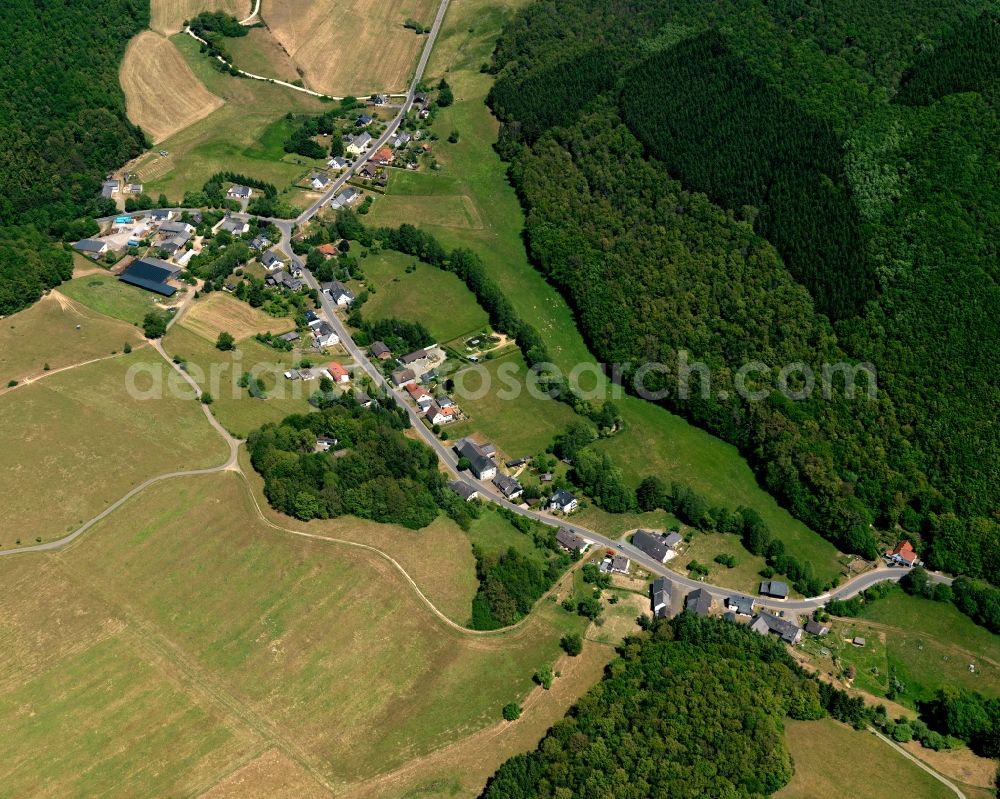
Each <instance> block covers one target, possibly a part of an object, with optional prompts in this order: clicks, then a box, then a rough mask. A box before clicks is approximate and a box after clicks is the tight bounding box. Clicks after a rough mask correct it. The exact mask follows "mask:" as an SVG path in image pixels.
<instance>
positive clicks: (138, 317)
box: [59, 274, 177, 325]
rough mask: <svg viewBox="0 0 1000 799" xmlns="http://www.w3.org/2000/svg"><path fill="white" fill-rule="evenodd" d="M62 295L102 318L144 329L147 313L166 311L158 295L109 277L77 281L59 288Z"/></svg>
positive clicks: (78, 279)
mask: <svg viewBox="0 0 1000 799" xmlns="http://www.w3.org/2000/svg"><path fill="white" fill-rule="evenodd" d="M59 293H60V294H64V295H66V296H67V297H69V298H70V299H71V300H74V301H76V302H77V303H79V304H81V305H85V306H86V307H87V308H90V309H92V310H94V311H97V312H98V313H99V314H103V315H104V316H110V317H111V318H112V319H120V320H122V321H123V322H128V323H130V324H133V325H141V324H142V320H143V317H145V315H146V314H147V313H149V312H150V311H152V310H154V309H156V308H159V307H162V306H160V305H159V303H158V302H157V295H155V294H152V293H150V292H148V291H143V290H142V289H140V288H136V287H135V286H130V285H128V284H127V283H122V282H121V281H120V280H119V279H118V278H116V277H115V276H114V275H109V274H93V275H84V276H83V277H76V278H73V279H72V280H70V281H69V282H67V283H63V284H62V285H61V286H59ZM174 296H177V295H174Z"/></svg>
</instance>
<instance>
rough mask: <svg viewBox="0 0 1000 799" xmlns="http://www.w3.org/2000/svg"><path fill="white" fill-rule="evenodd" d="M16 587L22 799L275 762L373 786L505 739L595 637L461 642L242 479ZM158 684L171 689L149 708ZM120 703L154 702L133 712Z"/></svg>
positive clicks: (44, 561) (165, 504)
mask: <svg viewBox="0 0 1000 799" xmlns="http://www.w3.org/2000/svg"><path fill="white" fill-rule="evenodd" d="M220 511H222V512H220ZM417 535H419V534H417ZM0 575H2V579H0V595H2V597H3V600H4V606H5V607H11V606H15V607H17V609H18V613H16V614H13V616H12V615H11V614H6V613H5V614H4V618H3V619H0V640H3V642H4V647H3V654H2V655H0V707H4V708H5V709H6V710H7V711H8V712H5V713H4V714H3V721H0V725H2V728H3V729H4V733H5V735H4V740H5V741H6V744H7V746H6V749H7V751H6V756H5V758H4V763H3V764H0V783H2V784H3V785H4V787H5V789H6V790H7V791H9V792H10V795H12V796H13V795H26V794H27V793H30V788H32V786H36V785H38V784H39V783H40V781H41V780H42V779H43V774H44V780H45V784H46V786H47V788H48V790H49V791H50V792H51V794H52V795H70V794H74V793H76V794H86V795H94V794H95V793H98V792H100V791H99V790H97V789H98V788H99V787H103V786H105V785H107V784H108V782H109V781H112V780H115V779H117V780H118V783H117V786H116V788H115V789H116V790H117V791H119V792H121V793H125V794H130V795H146V796H165V795H198V794H200V793H201V792H202V791H204V790H207V789H209V788H211V787H212V786H213V785H215V784H218V783H225V782H226V781H227V780H228V775H229V774H231V773H232V772H233V771H235V770H236V769H238V768H240V767H242V766H244V764H246V763H248V762H252V761H253V762H255V761H256V759H257V758H258V757H260V756H261V755H263V754H264V753H265V752H266V751H269V750H271V749H274V748H277V749H278V750H280V751H281V752H282V753H283V754H285V755H288V756H290V757H291V758H293V759H294V760H295V761H296V762H298V763H299V764H300V766H301V767H302V768H304V769H305V770H306V771H307V772H308V773H309V774H311V775H312V776H313V779H314V780H316V781H318V782H319V783H321V784H323V783H326V784H338V785H341V786H343V785H344V784H345V783H352V782H355V781H360V780H365V779H369V778H372V777H374V776H376V775H378V774H380V773H383V772H387V771H391V770H392V769H394V768H397V767H398V766H400V765H402V764H403V763H404V762H406V761H409V760H411V759H414V758H419V757H421V756H423V755H426V754H428V753H429V752H431V751H432V750H434V749H437V748H439V747H441V746H444V745H447V744H449V743H452V742H454V741H456V740H458V739H461V738H464V737H466V736H469V735H472V734H474V733H476V732H477V731H479V730H482V729H484V728H486V727H491V726H494V725H495V724H496V723H497V721H498V720H499V716H500V708H501V706H502V705H503V704H504V703H505V702H507V701H510V700H511V699H520V698H523V697H524V696H525V694H527V693H529V691H530V690H531V688H532V684H531V674H532V673H533V672H534V671H535V669H537V668H538V667H539V666H540V665H542V664H543V663H551V662H553V661H554V660H555V659H556V657H557V654H558V639H559V636H560V635H561V634H562V633H564V632H565V631H567V630H568V629H577V628H578V627H579V625H580V623H579V620H578V619H577V618H575V617H573V616H571V615H570V614H566V613H565V612H564V611H562V610H560V609H559V608H558V607H556V606H554V605H552V604H551V603H547V604H545V605H544V606H542V607H540V608H539V609H538V611H537V612H536V614H535V615H534V616H533V617H532V618H531V619H529V621H528V622H527V623H525V624H524V625H522V626H521V627H520V628H518V629H517V630H516V631H514V632H512V633H507V634H501V635H491V636H469V635H467V634H465V633H462V632H459V631H456V630H454V629H453V628H451V627H448V626H446V625H444V624H443V622H441V620H440V619H438V618H437V617H436V616H434V615H433V614H432V613H431V612H430V611H429V609H428V608H427V607H426V606H425V605H423V604H422V603H421V602H420V600H419V599H418V597H417V595H416V593H415V592H414V591H413V590H412V587H411V586H410V585H409V584H408V583H406V581H405V580H404V579H403V578H402V576H401V575H400V574H399V573H398V572H397V571H396V570H395V569H394V568H393V567H392V566H391V565H390V564H389V563H387V562H386V561H385V560H384V559H382V558H379V557H376V556H373V555H371V554H369V553H366V552H364V551H363V550H359V549H354V548H351V547H347V546H343V545H336V544H331V543H327V542H323V541H316V540H309V539H304V538H300V537H294V536H291V535H288V534H285V533H281V532H278V531H275V530H272V529H270V528H267V527H264V526H263V525H262V524H261V523H260V522H259V521H258V519H257V517H256V516H255V515H254V512H253V508H252V505H251V504H250V498H249V495H248V494H247V492H246V487H245V484H244V483H243V481H242V479H241V478H239V477H238V476H235V475H233V474H228V473H225V474H219V475H212V476H205V477H198V478H187V479H179V480H177V481H173V482H171V483H170V484H164V485H160V486H156V487H153V488H151V489H149V491H148V492H144V493H143V494H141V495H140V496H139V497H136V498H135V499H134V500H132V501H131V502H130V503H129V506H128V508H125V509H123V510H122V511H121V512H119V513H116V514H113V515H112V516H111V517H109V518H108V519H106V520H104V521H102V522H101V523H100V524H99V525H98V526H96V527H95V528H94V529H93V530H91V531H89V532H88V533H87V535H86V536H84V537H83V538H81V539H80V540H79V541H78V542H76V543H75V544H74V545H73V546H72V547H71V548H70V549H68V550H67V551H65V552H63V553H60V554H58V555H55V556H27V557H23V558H17V559H7V560H4V561H3V562H0ZM42 596H44V597H45V600H44V601H42V600H41V599H40V597H42ZM25 597H27V599H25ZM206 608H211V609H212V610H211V612H210V613H206V612H205V609H206ZM47 611H48V612H51V613H53V614H58V615H57V616H55V617H54V618H60V617H62V616H63V615H64V614H67V620H66V621H67V623H66V624H57V623H51V624H47V623H44V619H45V613H46V612H47ZM81 611H82V612H81ZM29 627H30V628H31V629H41V630H42V631H44V632H43V634H42V635H41V636H39V637H36V636H34V635H25V634H24V630H25V629H27V628H29ZM81 627H85V628H86V629H87V633H88V634H87V635H80V634H79V633H78V631H79V629H80V628H81ZM119 640H124V641H126V642H127V646H126V647H124V649H125V650H126V651H125V652H124V654H123V653H122V647H120V646H118V643H117V642H118V641H119ZM123 670H124V676H122V677H120V678H118V679H120V680H121V686H119V682H118V680H117V679H116V675H122V673H123ZM144 681H145V682H148V684H150V685H156V686H158V688H157V689H156V690H155V691H154V690H152V689H149V688H147V689H146V690H145V691H144V692H143V691H139V689H138V688H136V689H135V690H134V691H133V689H132V686H133V685H135V684H138V683H143V684H145V682H144ZM64 683H66V684H68V685H69V686H71V687H70V688H62V689H54V687H55V686H60V685H63V684H64ZM123 690H126V691H128V692H129V694H128V695H133V694H138V695H139V697H141V701H140V700H137V701H135V702H133V703H129V704H124V705H119V704H118V702H117V699H118V697H119V696H120V694H121V693H122V692H123ZM348 697H349V698H350V701H346V700H347V698H348ZM305 709H308V712H305ZM64 712H65V713H66V714H67V715H65V716H63V715H61V714H62V713H64ZM36 720H38V721H36ZM42 721H44V722H45V723H44V724H43V723H41V722H42ZM140 727H141V728H142V731H143V732H144V733H147V736H146V737H145V738H143V739H142V743H141V744H139V743H137V741H136V730H137V729H139V728H140ZM68 729H72V731H73V734H65V735H60V734H59V733H60V731H64V730H68ZM150 731H155V732H154V733H153V734H149V733H150ZM175 736H180V739H181V740H173V738H174V737H175ZM529 745H530V744H529ZM83 762H86V763H87V766H88V767H87V768H86V769H83V768H81V763H83ZM81 780H83V781H85V782H84V783H83V785H82V786H81ZM312 790H313V789H312V788H311V789H310V790H303V791H302V792H301V793H300V794H297V795H306V794H308V793H310V792H312ZM244 795H245V794H244Z"/></svg>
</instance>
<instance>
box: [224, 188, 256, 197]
mask: <svg viewBox="0 0 1000 799" xmlns="http://www.w3.org/2000/svg"><path fill="white" fill-rule="evenodd" d="M226 196H227V197H229V199H231V200H249V199H250V198H251V197H253V189H251V188H250V187H249V186H230V187H229V191H227V192H226Z"/></svg>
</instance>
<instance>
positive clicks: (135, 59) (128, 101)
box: [118, 31, 223, 142]
mask: <svg viewBox="0 0 1000 799" xmlns="http://www.w3.org/2000/svg"><path fill="white" fill-rule="evenodd" d="M118 77H119V80H120V82H121V85H122V90H123V91H124V92H125V110H126V112H127V113H128V118H129V120H130V121H131V122H133V123H134V124H136V125H138V126H139V127H140V128H142V129H143V130H144V131H145V132H146V134H147V135H148V136H149V137H150V138H151V139H152V140H153V141H154V142H160V141H163V140H164V139H166V138H167V137H168V136H170V135H171V134H173V133H176V132H177V131H179V130H183V129H184V128H186V127H187V126H188V125H191V124H193V123H194V122H197V121H198V120H199V119H204V118H205V117H207V116H208V115H209V114H211V113H212V112H213V111H214V110H215V109H217V108H219V107H220V106H221V105H222V104H223V100H222V98H221V97H216V96H215V95H214V94H212V93H211V92H210V91H209V90H208V89H206V88H205V86H204V84H202V83H201V81H199V80H198V78H196V77H195V74H194V73H193V72H192V71H191V68H190V67H189V66H188V65H187V62H186V61H185V60H184V58H183V57H182V56H181V54H180V52H178V50H177V48H176V47H175V46H174V44H173V42H171V41H170V40H169V39H166V38H164V37H163V36H161V35H160V34H158V33H154V32H153V31H144V32H142V33H140V34H139V35H138V36H136V37H135V38H134V39H133V40H132V41H131V42H130V43H129V46H128V50H126V51H125V58H124V59H123V60H122V65H121V69H120V70H119V72H118Z"/></svg>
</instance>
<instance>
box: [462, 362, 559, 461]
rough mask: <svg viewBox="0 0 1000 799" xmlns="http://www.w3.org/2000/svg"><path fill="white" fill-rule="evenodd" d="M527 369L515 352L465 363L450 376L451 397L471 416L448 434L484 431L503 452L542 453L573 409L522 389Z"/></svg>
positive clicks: (515, 453) (514, 455)
mask: <svg viewBox="0 0 1000 799" xmlns="http://www.w3.org/2000/svg"><path fill="white" fill-rule="evenodd" d="M526 374H527V366H526V365H525V362H524V358H522V357H521V354H520V352H517V351H514V352H512V353H511V354H509V355H505V356H503V357H501V358H497V359H495V360H492V361H484V362H483V363H481V364H476V365H475V366H469V367H463V368H462V369H461V370H460V371H459V372H457V373H456V374H455V375H454V376H453V379H454V380H455V384H456V391H455V400H456V402H457V403H458V404H459V406H460V407H461V408H462V410H463V411H464V412H465V413H466V414H467V415H468V416H469V421H467V422H460V423H458V424H451V425H449V426H448V435H449V436H450V437H451V438H452V439H458V438H461V437H462V436H467V435H469V434H471V433H482V434H483V435H484V436H485V437H486V438H487V439H489V440H490V441H492V442H493V444H495V445H496V447H497V449H498V450H499V451H500V454H501V455H502V456H505V457H507V456H509V457H511V458H515V457H527V456H530V455H536V454H538V453H539V452H543V451H544V450H545V448H546V447H547V446H548V445H549V444H551V443H552V439H553V437H554V436H555V434H556V433H558V432H560V431H561V430H562V429H563V428H565V427H566V425H568V424H569V423H570V422H571V421H572V420H573V419H574V418H576V414H575V413H574V412H573V410H572V409H571V408H570V407H569V406H568V405H565V404H564V403H562V402H556V401H555V400H551V399H539V398H538V397H534V396H532V395H531V394H530V393H529V392H528V390H527V388H525V375H526Z"/></svg>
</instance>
